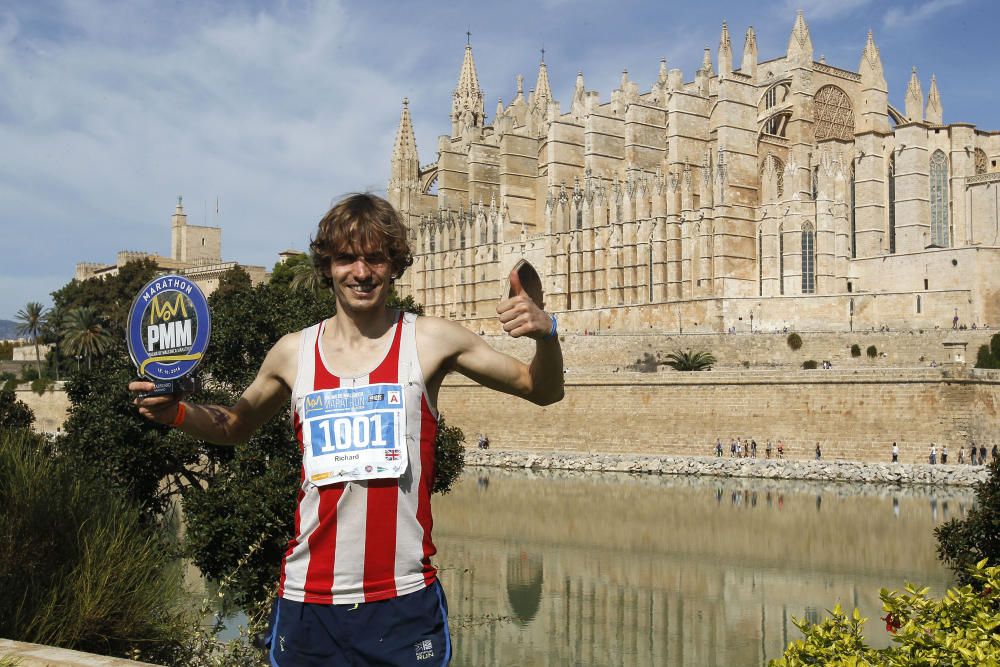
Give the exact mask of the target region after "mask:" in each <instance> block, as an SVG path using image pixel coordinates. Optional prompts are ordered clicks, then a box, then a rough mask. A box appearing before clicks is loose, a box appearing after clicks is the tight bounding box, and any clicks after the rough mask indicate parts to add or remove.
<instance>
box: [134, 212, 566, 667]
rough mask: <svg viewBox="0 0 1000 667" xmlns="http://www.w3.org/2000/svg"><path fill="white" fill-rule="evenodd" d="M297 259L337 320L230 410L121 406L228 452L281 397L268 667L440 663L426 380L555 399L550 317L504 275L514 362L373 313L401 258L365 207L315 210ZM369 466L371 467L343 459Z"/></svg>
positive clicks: (402, 266)
mask: <svg viewBox="0 0 1000 667" xmlns="http://www.w3.org/2000/svg"><path fill="white" fill-rule="evenodd" d="M310 248H311V249H312V252H313V262H314V265H315V268H316V270H317V272H318V273H319V274H320V275H321V277H322V278H323V280H324V282H325V284H326V285H327V286H328V287H330V288H331V289H332V290H333V293H334V295H335V297H336V301H337V312H336V314H335V315H333V316H332V317H330V318H329V319H327V320H324V321H323V322H320V323H318V324H316V325H314V326H312V327H309V328H308V329H305V330H303V331H300V332H296V333H291V334H288V335H286V336H284V337H283V338H282V339H281V340H279V341H278V342H277V343H276V344H275V346H274V347H273V348H272V349H271V350H270V352H268V354H267V357H266V358H265V360H264V363H263V364H262V365H261V367H260V370H259V372H258V374H257V377H256V379H255V380H254V381H253V383H252V384H251V385H250V386H249V387H248V388H247V390H246V391H245V392H244V393H243V395H242V396H241V397H240V399H239V400H238V401H237V403H236V404H235V405H233V406H230V407H225V406H218V405H211V406H209V405H195V404H191V403H187V402H184V401H182V400H180V399H179V397H177V396H165V397H145V398H138V399H136V404H137V405H138V406H139V412H140V414H142V415H143V416H144V417H146V418H148V419H151V420H153V421H156V422H159V423H161V424H171V425H173V426H174V427H176V428H180V429H181V430H183V431H184V432H186V433H188V434H190V435H192V436H194V437H196V438H199V439H202V440H207V441H209V442H214V443H219V444H234V443H238V442H243V441H245V440H247V439H248V438H249V437H250V436H251V435H252V434H253V432H254V431H256V430H257V429H258V428H260V427H261V426H262V425H263V424H264V423H265V422H267V421H268V420H269V419H270V418H271V417H272V416H274V414H275V413H277V412H278V410H281V409H282V408H283V407H284V406H285V405H286V404H287V403H288V402H289V400H291V408H292V413H293V424H294V430H295V436H296V439H297V440H298V443H299V448H300V450H301V451H302V455H303V472H302V484H301V487H300V488H299V493H298V503H297V508H296V511H295V536H294V538H293V539H292V540H291V542H290V543H289V547H288V551H287V552H286V553H285V558H284V561H283V563H282V566H281V574H280V580H279V586H278V599H277V601H276V603H275V611H274V618H273V622H272V632H271V638H270V652H269V657H270V660H271V664H272V665H276V666H278V667H295V666H299V665H343V664H347V665H369V664H387V665H420V666H421V667H423V666H429V665H444V664H447V663H448V662H449V660H450V656H451V645H450V639H449V636H448V625H447V604H446V602H445V600H444V595H443V591H442V590H441V585H440V583H439V582H438V580H437V576H436V570H435V569H434V567H433V566H432V565H431V556H433V555H434V553H435V551H436V550H435V548H434V544H433V542H432V540H431V526H432V519H431V510H430V490H431V488H432V485H433V481H434V440H435V437H436V434H437V414H438V413H437V407H436V406H437V397H438V392H439V390H440V387H441V382H442V380H443V379H444V377H445V375H447V374H448V373H450V372H452V371H457V372H459V373H461V374H463V375H465V376H466V377H468V378H470V379H472V380H475V381H476V382H478V383H480V384H482V385H483V386H486V387H489V388H491V389H495V390H498V391H502V392H505V393H508V394H514V395H516V396H520V397H522V398H525V399H527V400H529V401H531V402H533V403H536V404H538V405H548V404H551V403H555V402H556V401H559V400H560V399H561V398H562V396H563V365H562V353H561V350H560V348H559V339H558V336H557V333H556V321H555V318H554V317H551V316H549V315H547V314H546V313H545V312H544V311H542V310H541V308H540V304H536V303H534V302H533V301H532V300H531V298H530V297H529V296H528V295H527V294H526V293H525V292H524V290H523V288H522V287H521V284H520V280H519V278H518V276H517V273H511V277H510V282H511V294H512V296H511V297H510V298H508V299H505V300H503V301H501V302H500V304H499V305H498V306H497V313H498V315H499V320H500V322H501V324H502V326H503V329H504V331H505V332H507V333H508V334H510V335H511V336H512V337H514V338H520V337H528V338H532V339H534V340H535V355H534V358H533V360H532V361H531V363H530V365H528V364H524V363H522V362H520V361H518V360H517V359H514V358H513V357H510V356H507V355H505V354H502V353H500V352H497V351H496V350H494V349H493V348H491V347H490V346H489V345H488V344H486V343H485V342H484V341H483V339H482V338H480V337H479V336H478V335H476V334H474V333H473V332H471V331H469V330H467V329H465V328H464V327H462V326H460V325H458V324H456V323H454V322H449V321H447V320H443V319H438V318H435V317H420V318H418V317H416V316H415V315H411V314H404V313H401V312H398V311H396V310H391V309H389V308H387V307H386V299H387V298H388V296H389V293H390V290H391V288H392V284H393V282H394V281H395V280H396V279H398V278H399V277H400V276H401V275H402V274H403V272H404V271H405V270H406V268H407V267H408V266H409V265H410V264H411V263H412V261H413V260H412V255H411V253H410V249H409V246H408V244H407V240H406V228H405V227H404V225H403V222H402V220H401V218H400V216H399V214H398V213H397V212H396V211H395V210H394V209H393V208H392V206H391V205H390V204H389V203H388V202H386V201H385V200H384V199H381V198H379V197H375V196H373V195H368V194H359V195H351V196H349V197H347V198H345V199H344V200H342V201H341V202H339V203H337V204H336V205H335V206H334V207H333V208H331V209H330V211H329V212H328V213H327V214H326V216H324V218H323V219H322V220H321V221H320V223H319V229H318V231H317V234H316V238H315V239H314V240H313V241H312V243H311V244H310ZM129 389H130V390H132V391H135V392H142V391H149V390H150V389H151V385H150V384H149V383H146V382H133V383H131V384H130V385H129ZM371 405H375V406H381V407H380V409H379V410H375V411H372V410H367V409H366V408H368V407H370V406H371ZM383 408H384V409H383ZM372 454H374V455H375V456H379V455H381V454H384V457H385V460H384V461H382V462H381V464H380V465H377V466H376V465H363V464H362V463H358V464H354V463H353V461H361V460H367V459H365V458H364V457H369V456H371V455H372ZM352 466H353V467H352Z"/></svg>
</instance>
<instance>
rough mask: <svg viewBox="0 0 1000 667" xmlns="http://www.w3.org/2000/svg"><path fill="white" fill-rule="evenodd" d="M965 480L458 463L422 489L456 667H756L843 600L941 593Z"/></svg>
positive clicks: (865, 610)
mask: <svg viewBox="0 0 1000 667" xmlns="http://www.w3.org/2000/svg"><path fill="white" fill-rule="evenodd" d="M972 497H973V496H972V493H971V492H969V491H965V490H960V489H950V488H949V489H931V488H921V487H916V488H911V489H901V488H899V487H895V486H875V485H849V484H821V483H805V482H779V481H773V480H733V479H713V478H681V477H669V476H665V477H659V476H629V475H624V474H615V473H604V474H600V473H586V474H566V473H563V474H559V473H545V474H540V473H532V472H530V471H511V472H508V471H501V470H496V469H484V468H470V469H469V470H468V471H467V472H466V474H465V475H464V476H463V478H462V479H461V480H460V482H459V483H458V484H457V485H456V487H455V489H454V490H453V491H452V492H451V493H450V494H448V495H446V496H442V497H439V498H435V500H434V514H435V531H434V536H435V543H436V544H437V546H438V556H437V558H436V563H437V565H438V567H439V568H440V570H441V580H442V583H443V584H444V587H445V590H446V592H447V594H448V600H449V605H450V615H451V624H452V637H453V639H454V655H455V659H454V662H453V664H454V665H468V666H476V667H482V666H487V665H503V666H505V667H513V666H517V665H523V666H527V665H558V666H560V667H562V666H576V665H586V666H588V667H589V666H597V665H657V666H660V665H663V666H679V665H699V666H701V665H726V666H734V667H738V666H742V665H761V664H765V663H766V661H767V660H768V659H770V658H775V657H778V656H780V655H781V653H782V651H783V650H784V647H785V646H786V645H787V644H788V642H789V641H791V640H793V639H797V638H799V637H800V636H801V633H800V632H799V631H798V629H797V628H795V626H794V625H793V624H792V618H793V617H794V618H803V617H804V618H808V619H810V620H812V621H818V620H820V619H821V618H823V617H824V615H825V610H826V609H830V608H832V607H833V605H834V603H837V602H839V603H840V604H841V605H842V606H843V607H845V608H847V609H848V610H850V609H853V608H854V607H858V608H860V610H861V613H862V615H863V616H865V617H867V618H868V619H869V621H868V623H867V624H866V637H867V640H868V642H869V643H870V644H871V645H873V646H876V647H881V646H886V645H888V644H889V643H890V641H889V635H888V634H887V633H886V632H885V630H884V627H885V626H884V623H882V622H881V621H880V620H879V616H882V615H883V614H884V612H882V611H881V602H880V600H879V588H880V587H883V586H885V587H887V588H890V589H901V588H902V587H903V585H904V584H905V583H906V582H907V581H912V582H914V583H919V584H922V585H928V586H930V587H931V590H932V591H933V592H934V593H936V594H940V593H941V592H943V591H944V589H945V588H947V587H948V586H949V585H951V577H950V572H949V571H948V570H947V569H946V568H944V567H943V566H942V565H941V564H940V563H939V562H938V561H937V559H936V557H935V541H934V536H933V528H934V526H936V525H938V524H940V523H941V522H943V521H945V520H947V519H949V518H952V517H956V516H964V514H965V512H967V511H968V509H969V507H970V506H971V503H972Z"/></svg>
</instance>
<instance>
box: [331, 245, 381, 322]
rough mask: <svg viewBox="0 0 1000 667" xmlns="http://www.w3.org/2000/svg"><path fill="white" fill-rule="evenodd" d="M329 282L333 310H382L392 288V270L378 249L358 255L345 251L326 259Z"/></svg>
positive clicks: (357, 251) (335, 253)
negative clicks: (335, 308) (334, 298)
mask: <svg viewBox="0 0 1000 667" xmlns="http://www.w3.org/2000/svg"><path fill="white" fill-rule="evenodd" d="M329 276H330V281H331V282H332V283H333V292H334V295H335V296H336V298H337V308H338V309H341V310H344V311H348V312H359V313H360V312H366V311H370V310H372V309H378V308H383V307H384V306H385V301H386V299H388V298H389V290H390V289H391V287H392V279H393V276H392V267H391V266H390V263H389V259H388V258H387V257H386V255H385V253H384V252H382V251H381V250H378V249H369V250H367V251H364V252H362V251H361V250H360V249H358V248H345V249H344V250H341V251H338V252H334V253H333V255H332V257H331V258H330V266H329Z"/></svg>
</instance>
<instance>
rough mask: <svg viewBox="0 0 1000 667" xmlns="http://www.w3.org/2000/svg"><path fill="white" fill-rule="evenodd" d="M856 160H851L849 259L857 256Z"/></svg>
mask: <svg viewBox="0 0 1000 667" xmlns="http://www.w3.org/2000/svg"><path fill="white" fill-rule="evenodd" d="M857 163H858V161H857V160H851V174H850V178H851V183H850V196H851V201H850V202H849V203H850V207H851V258H852V259H853V258H855V257H857V256H858V219H857V207H856V206H855V203H856V202H855V201H854V199H855V194H856V192H857V187H856V185H857V178H856V176H857V171H856V169H855V166H856V165H857Z"/></svg>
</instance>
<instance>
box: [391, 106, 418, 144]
mask: <svg viewBox="0 0 1000 667" xmlns="http://www.w3.org/2000/svg"><path fill="white" fill-rule="evenodd" d="M392 157H393V159H396V158H397V157H401V158H402V157H412V158H416V157H417V140H416V137H415V136H414V134H413V121H411V120H410V100H409V98H406V97H404V98H403V111H402V113H400V115H399V129H397V130H396V143H395V145H394V146H393V149H392Z"/></svg>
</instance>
